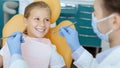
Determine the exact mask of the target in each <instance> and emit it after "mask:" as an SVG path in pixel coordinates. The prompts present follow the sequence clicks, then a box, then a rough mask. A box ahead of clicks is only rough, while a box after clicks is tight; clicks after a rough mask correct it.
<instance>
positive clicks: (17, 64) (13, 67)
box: [9, 59, 29, 68]
mask: <svg viewBox="0 0 120 68" xmlns="http://www.w3.org/2000/svg"><path fill="white" fill-rule="evenodd" d="M9 68H29V67H28V65H27V63H26V62H25V61H24V60H22V59H18V60H16V61H14V62H12V63H11V64H10V67H9Z"/></svg>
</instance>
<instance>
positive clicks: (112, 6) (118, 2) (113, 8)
mask: <svg viewBox="0 0 120 68" xmlns="http://www.w3.org/2000/svg"><path fill="white" fill-rule="evenodd" d="M103 5H104V7H105V9H106V11H107V12H108V14H111V13H119V14H120V0H103Z"/></svg>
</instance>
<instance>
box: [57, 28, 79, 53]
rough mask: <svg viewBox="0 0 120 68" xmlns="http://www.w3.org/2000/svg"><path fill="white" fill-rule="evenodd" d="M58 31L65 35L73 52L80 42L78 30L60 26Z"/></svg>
mask: <svg viewBox="0 0 120 68" xmlns="http://www.w3.org/2000/svg"><path fill="white" fill-rule="evenodd" d="M59 33H60V35H61V36H63V37H65V39H66V41H67V43H68V45H69V46H70V48H71V50H72V51H73V52H74V51H75V50H77V49H78V48H79V46H80V43H79V39H78V32H77V31H76V30H74V29H72V28H71V27H62V28H61V29H60V31H59Z"/></svg>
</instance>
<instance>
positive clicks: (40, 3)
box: [24, 1, 51, 18]
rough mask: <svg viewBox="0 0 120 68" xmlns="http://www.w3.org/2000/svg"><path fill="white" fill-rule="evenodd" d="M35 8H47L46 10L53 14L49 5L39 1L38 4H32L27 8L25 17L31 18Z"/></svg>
mask: <svg viewBox="0 0 120 68" xmlns="http://www.w3.org/2000/svg"><path fill="white" fill-rule="evenodd" d="M34 8H38V9H39V8H45V9H46V10H48V11H49V12H50V14H51V11H50V8H49V6H48V4H46V3H45V2H43V1H37V2H33V3H31V4H29V5H28V6H27V7H26V8H25V12H24V17H25V18H28V17H29V16H30V12H31V10H32V9H34Z"/></svg>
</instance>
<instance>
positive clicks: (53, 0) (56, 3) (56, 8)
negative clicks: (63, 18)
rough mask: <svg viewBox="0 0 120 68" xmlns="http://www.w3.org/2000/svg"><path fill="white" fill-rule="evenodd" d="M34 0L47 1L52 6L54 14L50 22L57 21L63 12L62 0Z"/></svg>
mask: <svg viewBox="0 0 120 68" xmlns="http://www.w3.org/2000/svg"><path fill="white" fill-rule="evenodd" d="M34 1H43V2H45V3H47V4H48V5H49V7H50V10H51V14H52V15H51V19H50V22H51V24H52V23H54V22H56V20H57V19H58V17H59V15H60V12H61V7H60V0H34Z"/></svg>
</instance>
